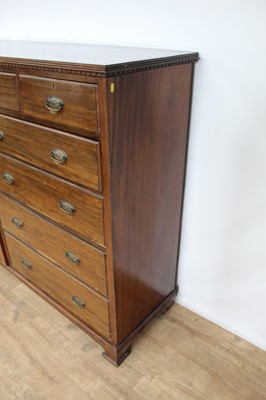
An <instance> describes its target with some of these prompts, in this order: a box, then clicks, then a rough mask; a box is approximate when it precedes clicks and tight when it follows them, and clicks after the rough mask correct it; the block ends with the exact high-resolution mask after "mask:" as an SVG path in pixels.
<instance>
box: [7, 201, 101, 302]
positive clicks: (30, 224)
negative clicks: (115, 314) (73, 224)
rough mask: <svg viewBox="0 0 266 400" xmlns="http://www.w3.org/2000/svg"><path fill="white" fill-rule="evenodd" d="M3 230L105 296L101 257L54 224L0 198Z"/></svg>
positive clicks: (90, 247)
mask: <svg viewBox="0 0 266 400" xmlns="http://www.w3.org/2000/svg"><path fill="white" fill-rule="evenodd" d="M0 219H1V222H2V226H3V228H4V229H5V230H6V231H8V232H10V233H12V234H13V235H14V236H16V237H17V238H18V239H20V240H22V241H23V242H25V243H26V244H28V245H30V246H31V247H33V248H35V249H36V250H37V251H38V252H39V253H42V254H43V255H45V256H46V257H47V258H49V259H50V260H52V261H53V262H55V263H56V264H58V265H59V266H61V267H62V268H63V269H64V270H65V271H66V272H68V273H70V274H72V275H74V276H76V277H77V278H79V279H81V280H82V281H83V282H85V283H87V284H89V285H90V286H91V287H93V288H94V289H96V290H98V291H99V292H100V293H102V294H104V295H106V275H105V255H104V253H103V252H101V251H99V250H97V249H96V248H95V247H93V246H90V245H89V244H87V243H85V242H83V241H82V240H80V239H78V238H77V237H75V236H73V235H71V234H70V233H68V232H66V231H65V230H63V229H60V228H59V227H57V226H56V225H54V224H52V223H50V222H48V221H46V220H45V219H43V218H41V217H39V216H37V215H36V214H34V213H32V212H30V211H28V210H27V209H25V208H24V207H22V206H21V205H19V204H17V203H15V202H14V201H11V200H9V199H7V198H6V197H5V196H3V195H0Z"/></svg>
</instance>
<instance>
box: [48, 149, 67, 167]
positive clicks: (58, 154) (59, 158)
mask: <svg viewBox="0 0 266 400" xmlns="http://www.w3.org/2000/svg"><path fill="white" fill-rule="evenodd" d="M51 158H52V160H53V161H54V162H55V163H58V164H64V163H65V162H66V161H67V153H65V152H64V151H63V150H60V149H52V150H51Z"/></svg>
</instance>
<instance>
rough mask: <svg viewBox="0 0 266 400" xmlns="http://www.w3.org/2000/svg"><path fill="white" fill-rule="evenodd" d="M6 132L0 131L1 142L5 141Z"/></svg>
mask: <svg viewBox="0 0 266 400" xmlns="http://www.w3.org/2000/svg"><path fill="white" fill-rule="evenodd" d="M4 136H5V135H4V132H3V131H0V140H3V139H4Z"/></svg>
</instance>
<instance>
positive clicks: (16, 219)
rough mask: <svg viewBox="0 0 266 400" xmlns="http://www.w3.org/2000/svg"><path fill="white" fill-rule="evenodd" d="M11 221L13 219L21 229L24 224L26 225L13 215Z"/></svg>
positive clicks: (13, 222)
mask: <svg viewBox="0 0 266 400" xmlns="http://www.w3.org/2000/svg"><path fill="white" fill-rule="evenodd" d="M11 221H12V224H14V225H15V226H16V227H17V228H19V229H21V228H23V226H24V224H23V222H22V221H21V220H20V219H18V218H16V217H13V218H12V220H11Z"/></svg>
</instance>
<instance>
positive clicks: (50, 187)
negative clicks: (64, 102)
mask: <svg viewBox="0 0 266 400" xmlns="http://www.w3.org/2000/svg"><path fill="white" fill-rule="evenodd" d="M0 176H1V179H0V190H2V191H3V192H4V193H7V194H9V195H11V196H12V197H14V198H15V199H17V200H19V201H21V202H23V203H25V204H26V205H28V206H30V207H31V208H33V209H34V210H36V211H39V212H40V213H42V214H43V215H45V216H47V217H49V218H51V219H52V220H54V221H56V222H58V223H60V224H62V225H63V226H64V227H66V228H67V229H70V230H71V231H75V232H77V233H79V234H80V235H81V236H82V237H85V238H86V239H88V240H90V241H92V242H95V243H98V244H100V245H104V237H103V205H102V199H101V198H99V197H97V196H94V195H92V194H90V193H89V192H88V191H86V190H83V189H81V188H79V187H77V186H75V185H72V184H70V183H67V182H65V181H63V180H62V179H59V178H55V177H53V176H52V175H50V174H48V173H44V172H41V171H39V170H38V169H36V168H33V167H30V166H28V165H26V164H24V163H22V162H19V161H16V160H13V159H11V158H10V157H7V156H4V155H2V154H0Z"/></svg>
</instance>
